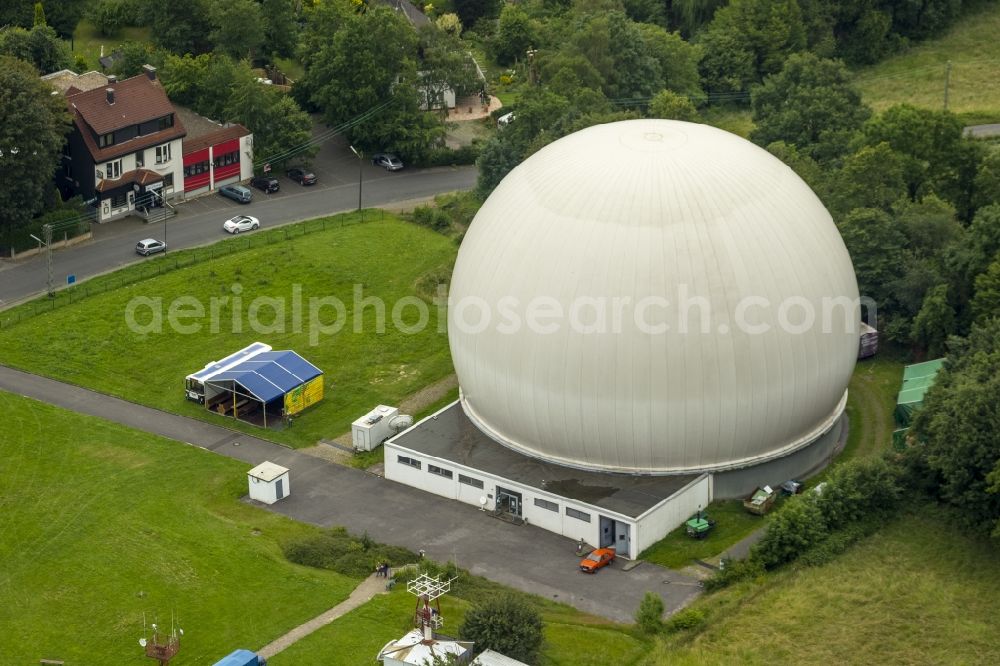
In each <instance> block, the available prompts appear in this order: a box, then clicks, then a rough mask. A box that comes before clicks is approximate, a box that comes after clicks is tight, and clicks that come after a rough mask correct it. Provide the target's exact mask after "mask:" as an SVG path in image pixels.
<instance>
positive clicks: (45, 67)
mask: <svg viewBox="0 0 1000 666" xmlns="http://www.w3.org/2000/svg"><path fill="white" fill-rule="evenodd" d="M0 55H8V56H12V57H14V58H19V59H21V60H24V61H25V62H28V63H31V64H32V65H34V66H35V67H36V68H37V69H38V71H40V72H42V73H43V74H49V73H51V72H57V71H59V70H60V69H65V68H68V67H69V66H70V63H71V62H72V54H71V53H70V52H69V46H68V45H67V44H66V42H64V41H63V40H61V39H59V35H57V34H56V31H55V30H53V29H52V28H50V27H49V26H47V25H44V24H41V25H36V26H34V27H33V28H31V30H25V29H24V28H17V27H6V28H0Z"/></svg>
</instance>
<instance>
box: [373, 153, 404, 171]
mask: <svg viewBox="0 0 1000 666" xmlns="http://www.w3.org/2000/svg"><path fill="white" fill-rule="evenodd" d="M372 164H374V165H375V166H380V167H382V168H383V169H385V170H386V171H399V170H400V169H402V168H403V160H401V159H399V158H398V157H396V156H395V155H393V154H392V153H375V154H374V155H372Z"/></svg>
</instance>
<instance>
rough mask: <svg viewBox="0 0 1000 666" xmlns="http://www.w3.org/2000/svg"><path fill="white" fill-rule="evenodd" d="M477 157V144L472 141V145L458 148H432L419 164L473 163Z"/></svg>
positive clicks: (427, 165) (450, 164)
mask: <svg viewBox="0 0 1000 666" xmlns="http://www.w3.org/2000/svg"><path fill="white" fill-rule="evenodd" d="M478 157H479V144H478V143H476V142H473V143H472V145H469V146H462V147H460V148H434V149H433V150H431V151H430V152H429V153H428V154H427V157H426V158H425V159H424V160H422V161H421V163H420V166H425V167H433V166H456V165H459V164H475V163H476V158H478Z"/></svg>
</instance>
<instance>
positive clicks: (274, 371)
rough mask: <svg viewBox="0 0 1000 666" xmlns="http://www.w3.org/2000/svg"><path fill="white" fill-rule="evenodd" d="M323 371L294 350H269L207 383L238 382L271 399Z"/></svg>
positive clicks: (215, 384) (260, 395) (217, 384)
mask: <svg viewBox="0 0 1000 666" xmlns="http://www.w3.org/2000/svg"><path fill="white" fill-rule="evenodd" d="M322 374H323V372H322V371H321V370H320V369H319V368H317V367H316V366H315V365H313V364H312V363H310V362H309V361H307V360H305V359H304V358H302V357H301V356H299V355H298V354H296V353H295V352H293V351H268V352H263V353H261V354H257V355H256V356H253V357H252V358H249V359H247V360H246V361H243V362H242V363H239V364H238V365H234V366H233V367H231V368H229V369H228V370H226V371H224V372H220V373H219V374H217V375H215V376H214V377H212V378H211V379H209V380H208V382H206V383H208V384H211V385H213V386H220V388H229V387H227V386H224V385H222V383H223V382H237V383H239V385H240V386H242V387H243V388H245V389H246V390H247V391H249V392H250V393H251V395H253V397H255V398H256V399H258V400H260V401H261V402H271V401H272V400H276V399H278V398H280V397H281V396H283V395H285V394H286V393H288V392H289V391H291V390H292V389H294V388H296V387H298V386H301V385H302V384H305V383H306V382H308V381H309V380H310V379H315V378H316V377H319V376H320V375H322Z"/></svg>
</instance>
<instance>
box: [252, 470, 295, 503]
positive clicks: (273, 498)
mask: <svg viewBox="0 0 1000 666" xmlns="http://www.w3.org/2000/svg"><path fill="white" fill-rule="evenodd" d="M247 483H248V484H249V485H250V499H253V500H257V501H258V502H263V503H264V504H274V503H275V502H277V501H278V500H280V499H282V498H283V497H288V496H289V495H291V494H292V488H291V484H290V483H289V481H288V468H287V467H282V466H281V465H276V464H275V463H273V462H269V461H266V460H265V461H264V462H262V463H261V464H259V465H257V466H256V467H254V468H253V469H252V470H250V471H249V472H247Z"/></svg>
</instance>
